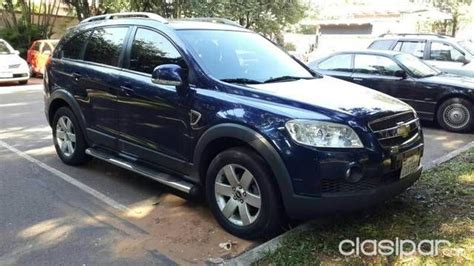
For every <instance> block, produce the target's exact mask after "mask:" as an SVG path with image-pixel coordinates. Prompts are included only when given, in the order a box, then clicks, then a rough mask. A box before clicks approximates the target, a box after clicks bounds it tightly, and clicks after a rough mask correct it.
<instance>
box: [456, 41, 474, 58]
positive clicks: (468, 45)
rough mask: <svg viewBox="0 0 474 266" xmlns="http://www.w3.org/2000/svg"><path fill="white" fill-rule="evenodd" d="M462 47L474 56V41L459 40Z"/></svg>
mask: <svg viewBox="0 0 474 266" xmlns="http://www.w3.org/2000/svg"><path fill="white" fill-rule="evenodd" d="M459 45H461V47H462V48H464V49H466V50H467V51H468V52H469V53H470V54H471V55H472V56H474V43H473V42H470V41H462V42H459Z"/></svg>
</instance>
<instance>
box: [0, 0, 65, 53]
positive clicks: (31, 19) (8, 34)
mask: <svg viewBox="0 0 474 266" xmlns="http://www.w3.org/2000/svg"><path fill="white" fill-rule="evenodd" d="M0 3H1V4H2V7H3V9H2V10H1V11H0V12H1V19H2V21H3V24H4V25H5V28H4V29H2V30H1V33H0V34H1V36H2V38H4V39H5V40H7V41H8V42H9V43H10V44H12V45H13V46H14V47H15V48H16V49H18V50H19V51H20V53H21V54H22V55H24V54H25V52H26V50H27V48H28V47H29V45H30V44H31V43H32V42H33V41H34V40H37V39H47V38H49V37H51V35H53V27H54V24H55V22H56V18H57V14H58V12H59V5H60V1H59V0H50V1H46V0H41V1H39V2H35V3H36V4H34V3H33V1H32V0H28V1H26V0H18V1H13V0H4V1H0Z"/></svg>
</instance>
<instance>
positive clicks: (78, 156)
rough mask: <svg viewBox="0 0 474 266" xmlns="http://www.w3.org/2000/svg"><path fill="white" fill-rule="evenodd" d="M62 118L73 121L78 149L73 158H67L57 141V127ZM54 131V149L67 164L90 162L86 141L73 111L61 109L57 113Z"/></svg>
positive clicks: (54, 120) (53, 124)
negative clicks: (86, 151)
mask: <svg viewBox="0 0 474 266" xmlns="http://www.w3.org/2000/svg"><path fill="white" fill-rule="evenodd" d="M62 116H66V117H68V118H69V119H70V120H71V122H72V125H73V127H74V133H75V135H76V147H75V149H74V153H73V154H72V155H71V156H65V155H64V154H63V153H62V152H61V149H60V147H59V145H58V142H57V140H56V127H57V123H58V120H59V118H60V117H62ZM52 129H53V142H54V147H55V149H56V153H57V154H58V156H59V158H61V160H62V161H63V162H64V163H65V164H69V165H79V164H83V163H85V162H86V161H87V160H88V156H87V155H86V153H85V150H86V148H87V145H86V142H85V140H84V134H83V132H82V130H81V128H80V126H79V123H78V121H77V119H76V116H75V115H74V113H73V112H72V111H71V109H69V108H67V107H61V108H59V109H58V110H57V111H56V113H55V114H54V117H53V123H52Z"/></svg>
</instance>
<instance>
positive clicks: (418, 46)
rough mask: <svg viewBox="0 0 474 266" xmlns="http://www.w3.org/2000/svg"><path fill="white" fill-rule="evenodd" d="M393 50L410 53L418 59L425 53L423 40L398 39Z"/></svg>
mask: <svg viewBox="0 0 474 266" xmlns="http://www.w3.org/2000/svg"><path fill="white" fill-rule="evenodd" d="M394 50H395V51H400V52H404V53H409V54H412V55H414V56H416V57H418V58H420V59H423V55H424V53H425V42H424V41H399V42H398V43H397V45H396V46H395V48H394Z"/></svg>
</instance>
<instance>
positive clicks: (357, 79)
mask: <svg viewBox="0 0 474 266" xmlns="http://www.w3.org/2000/svg"><path fill="white" fill-rule="evenodd" d="M352 80H353V81H363V80H364V79H361V78H352Z"/></svg>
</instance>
